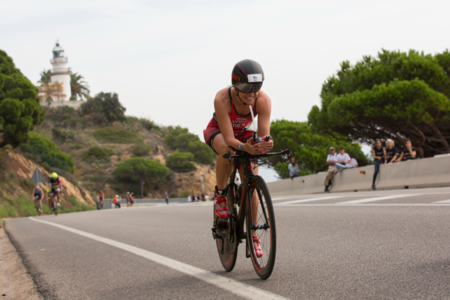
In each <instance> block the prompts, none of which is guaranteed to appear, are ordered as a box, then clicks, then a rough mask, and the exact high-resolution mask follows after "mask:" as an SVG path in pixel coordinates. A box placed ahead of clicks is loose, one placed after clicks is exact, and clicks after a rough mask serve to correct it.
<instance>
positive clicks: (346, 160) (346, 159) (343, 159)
mask: <svg viewBox="0 0 450 300" xmlns="http://www.w3.org/2000/svg"><path fill="white" fill-rule="evenodd" d="M336 159H337V163H336V164H335V166H336V168H337V169H338V172H340V171H342V170H344V169H346V168H347V164H350V162H351V161H352V159H351V158H350V155H348V154H347V153H345V149H344V147H341V148H339V154H338V155H336Z"/></svg>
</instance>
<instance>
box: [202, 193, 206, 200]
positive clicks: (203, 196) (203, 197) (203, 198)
mask: <svg viewBox="0 0 450 300" xmlns="http://www.w3.org/2000/svg"><path fill="white" fill-rule="evenodd" d="M202 201H206V198H205V194H204V193H202Z"/></svg>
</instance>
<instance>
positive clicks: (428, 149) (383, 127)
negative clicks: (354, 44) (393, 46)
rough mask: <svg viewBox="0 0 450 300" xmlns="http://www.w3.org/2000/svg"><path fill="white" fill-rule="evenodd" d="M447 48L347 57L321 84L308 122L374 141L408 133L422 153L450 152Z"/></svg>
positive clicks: (400, 138) (325, 130)
mask: <svg viewBox="0 0 450 300" xmlns="http://www.w3.org/2000/svg"><path fill="white" fill-rule="evenodd" d="M449 96H450V53H449V52H448V50H447V51H445V52H443V53H441V54H437V55H435V56H432V55H425V54H423V53H418V52H415V51H412V50H411V51H409V53H402V52H395V51H394V52H389V51H386V50H383V51H382V52H381V53H379V54H378V57H377V58H372V57H370V56H365V57H364V58H363V60H362V61H360V62H358V63H356V65H354V66H352V65H350V63H349V62H348V61H345V62H343V63H342V64H341V70H340V71H339V72H338V73H337V74H336V75H334V76H332V77H330V78H328V80H327V81H326V82H325V83H324V84H323V86H322V92H321V98H322V107H321V108H319V107H317V106H314V107H313V108H312V110H311V112H310V113H309V116H308V120H309V123H310V124H312V125H313V127H314V129H315V130H317V131H318V132H320V133H325V134H328V135H330V136H335V137H336V134H335V133H337V134H340V135H342V136H344V137H346V138H347V137H348V138H350V139H351V140H354V141H359V142H363V143H368V144H373V143H374V141H375V140H376V139H382V140H386V139H388V138H391V139H393V140H394V141H395V142H396V144H397V145H402V144H403V145H404V144H405V142H406V139H407V138H410V139H411V140H412V142H413V145H414V146H415V147H416V148H417V150H418V152H419V156H420V157H430V156H434V155H435V154H439V153H448V152H450V147H449V143H450V101H449Z"/></svg>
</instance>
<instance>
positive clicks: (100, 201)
mask: <svg viewBox="0 0 450 300" xmlns="http://www.w3.org/2000/svg"><path fill="white" fill-rule="evenodd" d="M97 203H98V209H100V207H102V206H103V205H104V204H105V193H103V192H102V191H98V193H97Z"/></svg>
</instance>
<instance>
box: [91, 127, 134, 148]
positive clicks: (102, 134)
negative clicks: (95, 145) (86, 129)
mask: <svg viewBox="0 0 450 300" xmlns="http://www.w3.org/2000/svg"><path fill="white" fill-rule="evenodd" d="M94 137H95V138H96V139H98V140H102V141H105V142H110V143H115V144H131V143H133V142H136V140H138V138H139V135H138V134H136V133H134V132H131V131H128V130H125V129H122V128H117V127H105V128H102V129H98V130H96V131H94Z"/></svg>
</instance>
